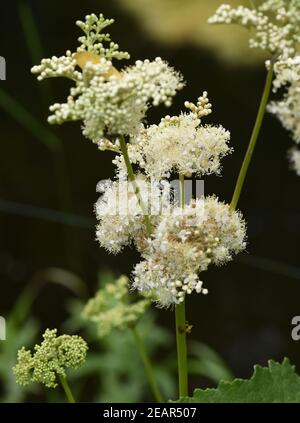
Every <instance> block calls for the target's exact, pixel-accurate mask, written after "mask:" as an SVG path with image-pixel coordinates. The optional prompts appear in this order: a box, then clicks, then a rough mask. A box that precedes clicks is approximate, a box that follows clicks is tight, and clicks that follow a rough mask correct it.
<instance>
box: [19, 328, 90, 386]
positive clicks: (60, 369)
mask: <svg viewBox="0 0 300 423" xmlns="http://www.w3.org/2000/svg"><path fill="white" fill-rule="evenodd" d="M43 338H44V340H43V342H42V343H41V345H36V346H35V347H34V353H32V352H31V351H29V350H26V349H25V347H23V348H21V349H20V350H19V352H18V362H17V364H16V366H15V367H14V368H13V372H14V374H15V377H16V381H17V383H18V384H20V385H24V386H25V385H28V384H29V383H30V382H37V383H41V384H43V385H45V386H46V387H47V388H55V387H56V386H57V377H59V376H63V377H65V376H66V369H68V368H72V369H77V368H78V367H80V366H81V365H82V364H83V363H84V361H85V357H86V352H87V349H88V347H87V344H86V342H85V341H84V340H83V339H82V338H81V337H80V336H77V335H72V336H71V335H61V336H57V330H56V329H53V330H49V329H47V330H46V332H45V333H44V335H43Z"/></svg>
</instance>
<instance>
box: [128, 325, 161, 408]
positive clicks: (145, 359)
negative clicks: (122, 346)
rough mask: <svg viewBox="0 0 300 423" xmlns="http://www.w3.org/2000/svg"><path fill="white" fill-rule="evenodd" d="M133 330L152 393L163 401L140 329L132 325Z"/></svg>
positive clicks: (158, 399)
mask: <svg viewBox="0 0 300 423" xmlns="http://www.w3.org/2000/svg"><path fill="white" fill-rule="evenodd" d="M131 331H132V334H133V337H134V340H135V343H136V346H137V349H138V350H139V353H140V356H141V359H142V361H143V364H144V368H145V373H146V376H147V379H148V383H149V386H150V388H151V391H152V394H153V396H154V398H155V400H156V401H157V402H163V398H162V394H161V392H160V389H159V386H158V384H157V381H156V378H155V375H154V370H153V367H152V364H151V361H150V358H149V356H148V354H147V351H146V348H145V345H144V343H143V340H142V338H141V337H140V335H139V333H138V331H137V329H136V328H135V327H132V328H131Z"/></svg>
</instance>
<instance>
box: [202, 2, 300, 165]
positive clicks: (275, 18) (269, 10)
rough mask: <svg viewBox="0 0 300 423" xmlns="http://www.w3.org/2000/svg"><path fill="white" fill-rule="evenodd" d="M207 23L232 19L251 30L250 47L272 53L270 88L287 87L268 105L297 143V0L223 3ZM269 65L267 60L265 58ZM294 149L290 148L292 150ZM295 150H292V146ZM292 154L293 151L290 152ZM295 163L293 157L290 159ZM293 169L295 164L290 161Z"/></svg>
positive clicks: (299, 58)
mask: <svg viewBox="0 0 300 423" xmlns="http://www.w3.org/2000/svg"><path fill="white" fill-rule="evenodd" d="M209 22H210V23H226V24H229V23H236V24H239V25H241V26H243V27H246V28H248V29H249V30H250V31H251V36H250V40H249V45H250V47H257V48H260V49H262V50H265V51H267V52H268V53H269V54H271V55H272V62H273V64H274V73H275V78H274V80H273V91H274V92H276V91H278V89H280V88H282V87H287V90H286V92H285V93H284V95H283V97H282V98H281V99H279V100H277V101H273V102H271V103H270V104H269V105H268V111H269V112H270V113H272V114H274V115H276V116H277V117H278V119H279V120H280V122H281V124H282V126H283V127H284V128H285V129H287V130H288V131H289V132H291V134H292V137H293V139H294V141H295V142H296V143H298V144H299V143H300V55H299V42H300V1H299V0H267V1H264V2H262V4H261V5H260V6H257V7H253V8H252V9H249V8H247V7H244V6H238V7H236V8H233V7H231V6H230V5H228V4H223V5H221V6H220V7H219V9H218V10H217V11H216V13H215V15H214V16H212V17H211V18H210V19H209ZM266 66H267V67H269V66H270V61H266ZM293 151H294V150H293ZM295 151H296V150H295ZM290 157H294V155H292V156H290ZM291 160H292V163H294V164H295V160H293V159H291ZM292 168H293V169H295V165H292Z"/></svg>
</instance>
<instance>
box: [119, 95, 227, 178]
mask: <svg viewBox="0 0 300 423" xmlns="http://www.w3.org/2000/svg"><path fill="white" fill-rule="evenodd" d="M185 106H186V107H187V108H188V109H189V110H190V113H182V114H181V115H180V116H172V117H171V116H166V117H164V118H163V119H162V120H161V122H160V123H159V124H158V125H150V126H149V127H143V128H141V130H140V131H139V133H138V134H137V135H136V136H135V137H134V138H133V139H132V141H131V142H132V144H129V145H128V153H129V157H130V160H131V162H132V163H134V164H137V165H138V166H139V168H140V169H141V170H142V171H143V172H145V174H146V175H147V176H148V177H150V178H152V179H156V180H160V179H162V178H166V177H169V176H170V174H171V173H172V172H176V173H180V174H183V175H186V176H190V175H192V174H196V175H198V176H202V175H204V174H211V173H217V174H218V173H220V168H221V158H222V157H224V156H225V155H226V154H228V153H230V152H231V151H232V150H231V149H230V148H229V146H228V142H229V139H230V133H229V132H228V131H226V130H225V129H224V128H223V127H222V126H213V125H205V126H202V125H201V118H203V117H205V116H207V115H208V114H210V113H211V104H210V103H209V101H208V98H207V93H206V92H204V94H203V96H201V97H199V99H198V102H197V104H196V105H195V104H193V103H190V102H185ZM114 163H115V164H116V165H117V167H118V169H119V176H121V177H124V175H126V167H125V164H124V161H123V159H122V157H121V156H119V157H116V158H115V159H114Z"/></svg>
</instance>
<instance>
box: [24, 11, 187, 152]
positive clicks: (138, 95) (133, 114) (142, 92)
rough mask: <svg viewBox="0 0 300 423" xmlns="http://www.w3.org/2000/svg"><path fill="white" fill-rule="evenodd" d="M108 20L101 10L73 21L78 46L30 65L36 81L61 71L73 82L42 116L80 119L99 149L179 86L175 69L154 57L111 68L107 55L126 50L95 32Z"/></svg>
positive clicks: (167, 101)
mask: <svg viewBox="0 0 300 423" xmlns="http://www.w3.org/2000/svg"><path fill="white" fill-rule="evenodd" d="M112 22H113V21H112V20H105V19H104V18H103V16H102V15H100V17H97V16H96V15H87V17H86V21H85V22H81V21H78V22H77V25H78V26H80V28H81V29H82V30H83V31H84V32H85V36H83V37H80V38H79V41H80V43H81V45H80V46H79V47H78V49H77V52H76V53H71V52H70V51H67V53H66V55H65V56H63V57H60V58H57V57H52V58H51V59H43V60H42V62H41V64H40V65H39V66H34V67H33V68H32V72H33V73H36V74H38V75H39V77H38V79H40V80H41V79H44V78H49V77H58V76H64V77H67V78H70V79H72V80H73V81H74V82H75V86H74V87H72V88H71V90H70V95H69V96H68V98H67V102H66V103H62V104H60V103H55V104H53V105H52V106H51V107H50V111H51V112H52V115H51V116H49V118H48V120H49V122H50V123H52V124H62V123H63V122H66V121H82V122H83V134H84V135H85V136H86V137H87V138H90V139H91V140H93V141H95V142H97V143H99V144H101V142H102V148H103V145H105V142H106V141H105V140H106V138H107V136H108V138H112V139H114V138H115V137H116V136H117V135H133V134H135V133H136V132H137V130H138V129H139V126H140V124H141V121H142V119H143V118H144V116H145V113H146V111H147V109H148V108H149V106H150V105H151V104H153V105H154V106H157V105H158V104H161V103H164V104H165V105H166V106H169V105H170V104H171V100H172V97H173V96H174V95H175V94H176V91H177V90H178V89H181V88H182V86H183V85H182V82H181V76H180V74H179V73H178V72H175V71H174V70H173V68H171V67H170V66H169V65H168V64H167V63H166V62H164V61H163V60H162V59H161V58H160V57H157V58H156V59H155V60H153V61H150V60H148V59H146V60H144V61H141V60H138V61H136V62H135V64H134V65H133V66H129V67H125V68H124V69H122V70H120V71H119V70H117V69H116V68H115V67H114V66H113V64H112V60H113V59H122V58H128V57H129V54H128V53H126V52H125V53H124V52H119V51H118V45H117V44H115V43H113V42H112V41H111V40H110V37H109V34H101V32H100V31H101V30H102V29H103V28H105V27H106V26H107V25H110V24H111V23H112ZM105 43H108V47H105V46H104V45H105ZM79 68H81V71H79V70H77V69H79ZM103 140H104V144H103Z"/></svg>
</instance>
